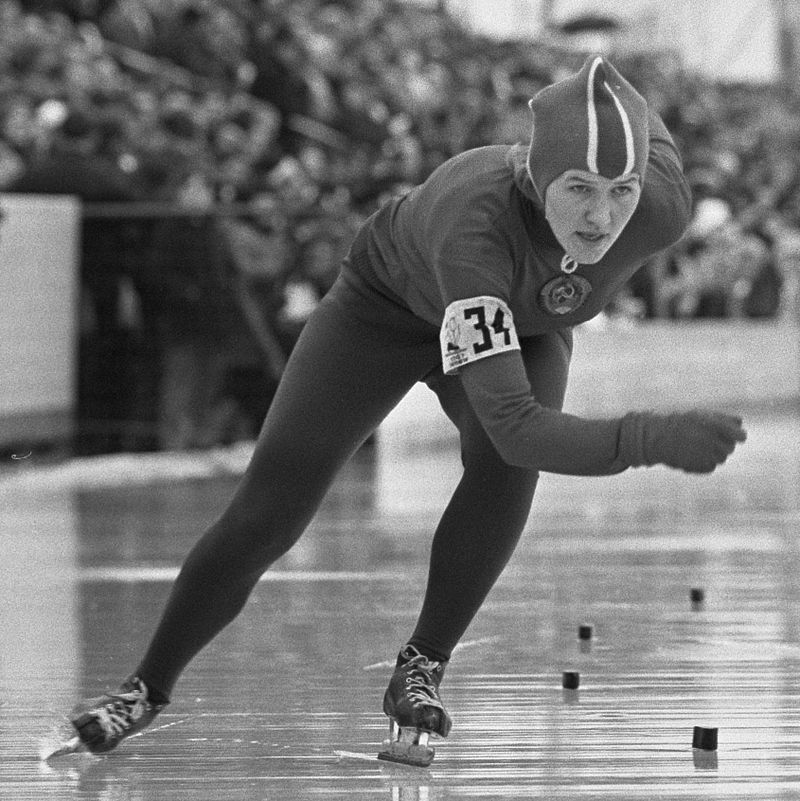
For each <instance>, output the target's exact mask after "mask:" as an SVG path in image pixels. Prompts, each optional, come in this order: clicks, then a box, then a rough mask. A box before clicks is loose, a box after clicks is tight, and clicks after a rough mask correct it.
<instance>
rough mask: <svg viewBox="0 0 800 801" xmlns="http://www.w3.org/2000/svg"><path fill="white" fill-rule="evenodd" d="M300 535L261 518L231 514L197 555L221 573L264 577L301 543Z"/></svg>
mask: <svg viewBox="0 0 800 801" xmlns="http://www.w3.org/2000/svg"><path fill="white" fill-rule="evenodd" d="M299 536H300V531H298V530H297V528H295V527H291V526H289V525H284V526H276V525H274V523H272V522H271V521H270V520H269V519H268V518H266V519H265V518H264V517H263V516H260V515H258V514H255V513H252V514H242V513H236V512H232V511H231V510H229V511H228V512H226V513H225V514H224V515H223V516H222V517H221V518H220V519H219V520H218V521H217V522H216V523H215V524H214V525H213V526H212V527H211V528H210V529H209V530H208V532H207V533H206V534H205V535H204V537H203V538H202V539H201V541H200V542H199V543H198V546H197V548H196V551H198V552H199V553H202V554H203V556H204V557H205V558H206V559H207V560H208V561H209V563H210V564H211V565H213V566H215V569H216V570H219V571H220V572H223V573H224V572H228V571H231V570H232V571H234V572H242V571H246V572H248V573H254V574H255V573H258V574H260V573H263V572H264V571H265V570H266V569H267V568H268V567H269V566H270V565H271V564H272V563H273V562H274V561H276V560H277V559H279V558H280V557H281V556H283V555H284V554H285V553H287V551H289V550H290V549H291V547H292V546H293V545H294V544H295V543H296V542H297V540H298V539H299Z"/></svg>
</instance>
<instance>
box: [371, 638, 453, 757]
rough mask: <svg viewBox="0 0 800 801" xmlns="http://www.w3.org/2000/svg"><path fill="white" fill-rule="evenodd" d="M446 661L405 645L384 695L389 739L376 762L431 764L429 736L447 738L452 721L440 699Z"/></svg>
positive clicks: (432, 754) (431, 754)
mask: <svg viewBox="0 0 800 801" xmlns="http://www.w3.org/2000/svg"><path fill="white" fill-rule="evenodd" d="M446 664H447V663H446V662H434V661H433V660H430V659H428V658H427V657H426V656H423V655H422V654H421V653H420V652H419V651H418V650H417V649H416V648H415V647H414V646H413V645H406V646H405V648H403V650H402V651H400V655H399V656H398V658H397V667H396V668H395V671H394V675H393V676H392V678H391V680H390V681H389V687H388V688H387V690H386V694H385V695H384V696H383V711H384V712H385V713H386V714H387V715H388V716H389V739H388V740H384V741H383V748H382V750H381V751H380V753H379V754H378V759H385V760H387V761H389V762H402V763H404V764H406V765H415V766H417V767H423V768H424V767H427V766H428V765H430V764H431V762H433V757H434V755H435V751H434V749H433V748H432V747H431V746H430V745H428V740H429V739H430V736H431V735H434V736H437V737H447V735H448V734H449V732H450V726H451V720H450V716H449V715H448V714H447V712H446V711H445V708H444V706H443V704H442V702H441V700H440V699H439V684H440V682H441V681H442V676H443V675H444V669H445V666H446Z"/></svg>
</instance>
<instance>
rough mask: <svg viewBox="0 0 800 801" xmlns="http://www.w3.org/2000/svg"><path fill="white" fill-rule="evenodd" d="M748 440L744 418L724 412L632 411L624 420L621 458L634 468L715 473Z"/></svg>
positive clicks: (620, 446) (619, 454) (620, 448)
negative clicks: (672, 468) (655, 466)
mask: <svg viewBox="0 0 800 801" xmlns="http://www.w3.org/2000/svg"><path fill="white" fill-rule="evenodd" d="M745 439H747V434H746V433H745V430H744V429H743V428H742V420H741V418H740V417H735V416H733V415H730V414H723V413H722V412H705V411H691V412H677V413H674V414H654V413H651V412H632V413H630V414H627V415H625V417H623V418H622V428H621V431H620V438H619V453H618V457H619V459H620V460H621V461H622V462H625V463H626V464H629V465H630V466H631V467H639V466H641V465H654V464H665V465H667V467H674V468H676V469H678V470H684V471H686V472H687V473H711V472H712V471H713V470H714V469H715V468H716V467H717V465H720V464H722V463H723V462H724V461H725V460H726V459H727V458H728V456H730V454H731V453H733V450H734V448H735V447H736V444H737V443H738V442H744V441H745Z"/></svg>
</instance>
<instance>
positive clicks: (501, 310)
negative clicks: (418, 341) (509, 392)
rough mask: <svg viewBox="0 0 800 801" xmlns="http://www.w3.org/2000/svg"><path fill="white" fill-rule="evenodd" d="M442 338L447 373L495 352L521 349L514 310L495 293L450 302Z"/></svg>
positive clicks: (443, 357)
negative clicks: (515, 327)
mask: <svg viewBox="0 0 800 801" xmlns="http://www.w3.org/2000/svg"><path fill="white" fill-rule="evenodd" d="M440 342H441V347H442V364H443V367H444V371H445V372H446V373H453V372H456V371H457V370H458V369H459V368H460V367H463V366H464V365H465V364H468V363H469V362H472V361H477V360H478V359H482V358H484V357H486V356H490V355H492V354H494V353H499V352H502V351H505V350H519V341H518V339H517V334H516V332H515V330H514V319H513V316H512V314H511V310H510V309H509V308H508V306H507V305H506V304H505V303H504V302H503V301H502V300H500V299H499V298H492V297H479V298H469V299H466V300H457V301H455V302H453V303H451V304H450V305H449V306H448V307H447V310H446V311H445V317H444V322H443V324H442V330H441V335H440Z"/></svg>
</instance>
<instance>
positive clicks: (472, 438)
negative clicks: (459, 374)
mask: <svg viewBox="0 0 800 801" xmlns="http://www.w3.org/2000/svg"><path fill="white" fill-rule="evenodd" d="M521 345H522V355H523V358H524V360H525V364H526V368H527V372H528V378H529V380H530V382H531V388H532V391H533V394H534V397H535V398H537V400H538V401H539V402H540V403H542V404H543V405H546V406H550V407H553V408H559V409H560V408H561V406H562V404H563V401H564V393H565V389H566V381H567V373H568V367H569V358H570V353H571V347H570V340H569V339H565V338H564V337H563V336H562V335H561V334H559V333H553V334H550V335H546V336H542V337H536V338H530V339H525V340H522V342H521ZM429 383H430V384H431V386H432V388H433V389H434V390H435V391H436V392H437V394H438V395H439V398H440V400H441V402H442V405H443V407H444V409H445V411H446V412H447V413H448V415H449V416H450V417H451V418H452V419H453V420H454V422H455V423H456V425H457V426H458V427H459V430H460V432H461V440H462V458H463V462H464V474H463V476H462V478H461V481H460V483H459V485H458V487H457V488H456V491H455V493H454V494H453V497H452V499H451V500H450V503H449V504H448V506H447V509H446V510H445V513H444V515H443V517H442V519H441V521H440V523H439V526H438V528H437V530H436V534H435V536H434V540H433V545H432V549H431V561H430V571H429V576H428V586H427V590H426V594H425V600H424V603H423V607H422V612H421V614H420V617H419V621H418V623H417V626H416V629H415V630H414V634H413V636H412V638H411V640H410V642H411V643H412V644H413V645H415V646H416V647H417V648H418V649H419V650H420V651H421V652H423V653H424V654H426V655H428V656H429V657H431V658H433V659H436V660H438V661H443V660H447V659H448V658H449V656H450V654H451V652H452V650H453V648H454V647H455V645H456V644H457V643H458V641H459V639H460V638H461V637H462V635H463V634H464V632H465V631H466V629H467V627H468V626H469V624H470V622H471V621H472V619H473V617H474V616H475V614H476V613H477V612H478V610H479V609H480V607H481V605H482V603H483V601H484V599H485V598H486V596H487V595H488V593H489V591H490V590H491V588H492V586H493V585H494V583H495V582H496V580H497V578H498V577H499V576H500V574H501V572H502V571H503V568H504V567H505V565H506V563H507V562H508V560H509V558H510V557H511V554H512V553H513V552H514V548H515V547H516V545H517V542H518V541H519V537H520V535H521V533H522V530H523V528H524V526H525V523H526V521H527V518H528V515H529V512H530V507H531V503H532V500H533V494H534V490H535V488H536V482H537V478H538V475H537V473H536V472H535V471H531V470H525V469H523V468H519V467H512V466H510V465H507V464H505V463H504V462H503V461H502V460H501V459H500V457H499V456H498V455H497V453H496V451H495V449H494V448H493V446H492V445H491V443H490V442H489V439H488V437H487V436H486V434H485V432H484V431H483V428H482V427H481V426H480V423H479V422H478V420H477V418H476V417H475V416H474V413H473V412H472V410H471V408H470V407H469V404H468V403H467V400H466V396H465V395H464V393H463V389H462V388H461V384H460V382H458V381H457V380H453V379H452V378H450V377H444V376H440V377H438V378H436V379H432V380H431V381H430V382H429Z"/></svg>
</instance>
